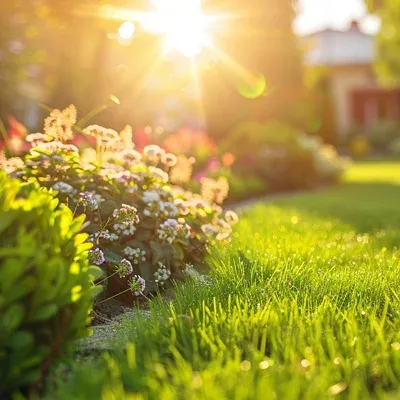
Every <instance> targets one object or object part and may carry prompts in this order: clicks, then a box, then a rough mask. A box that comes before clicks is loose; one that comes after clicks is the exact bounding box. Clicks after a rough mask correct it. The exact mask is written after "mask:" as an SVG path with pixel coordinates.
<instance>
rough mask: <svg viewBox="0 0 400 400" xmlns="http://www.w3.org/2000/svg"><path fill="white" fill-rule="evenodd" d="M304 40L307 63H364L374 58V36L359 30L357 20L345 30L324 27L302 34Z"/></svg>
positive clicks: (326, 64)
mask: <svg viewBox="0 0 400 400" xmlns="http://www.w3.org/2000/svg"><path fill="white" fill-rule="evenodd" d="M304 40H305V43H306V46H307V51H306V54H305V62H306V64H307V65H312V66H345V65H365V64H371V63H372V62H373V60H374V58H375V41H374V37H373V36H371V35H368V34H366V33H363V32H361V31H360V29H359V27H358V24H357V22H352V24H351V26H350V28H349V29H348V30H347V31H338V30H333V29H325V30H322V31H319V32H315V33H312V34H310V35H307V36H304Z"/></svg>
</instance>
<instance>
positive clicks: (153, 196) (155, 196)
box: [142, 190, 161, 203]
mask: <svg viewBox="0 0 400 400" xmlns="http://www.w3.org/2000/svg"><path fill="white" fill-rule="evenodd" d="M142 200H143V201H144V202H145V203H154V202H157V201H160V200H161V197H160V194H159V193H158V192H156V191H154V190H147V191H145V192H143V197H142Z"/></svg>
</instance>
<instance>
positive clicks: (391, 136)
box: [366, 120, 400, 151]
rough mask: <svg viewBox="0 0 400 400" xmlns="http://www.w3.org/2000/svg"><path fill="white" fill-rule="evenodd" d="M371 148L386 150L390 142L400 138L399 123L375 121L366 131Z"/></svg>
mask: <svg viewBox="0 0 400 400" xmlns="http://www.w3.org/2000/svg"><path fill="white" fill-rule="evenodd" d="M366 135H367V137H368V140H369V142H370V144H371V147H372V150H380V151H387V150H389V146H390V144H391V143H392V142H393V141H394V140H395V139H398V138H400V124H399V123H398V122H397V121H391V120H379V121H376V122H375V123H374V124H373V125H372V126H371V128H370V129H369V130H368V131H367V132H366Z"/></svg>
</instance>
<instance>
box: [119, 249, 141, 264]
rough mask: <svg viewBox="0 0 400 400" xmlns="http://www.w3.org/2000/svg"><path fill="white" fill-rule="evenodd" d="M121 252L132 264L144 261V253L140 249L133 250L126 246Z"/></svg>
mask: <svg viewBox="0 0 400 400" xmlns="http://www.w3.org/2000/svg"><path fill="white" fill-rule="evenodd" d="M123 252H124V254H125V255H126V256H127V257H128V258H129V259H130V260H132V262H133V263H134V264H139V263H140V262H145V261H146V252H145V251H144V250H142V249H139V248H137V249H133V248H132V247H130V246H127V247H125V248H124V250H123Z"/></svg>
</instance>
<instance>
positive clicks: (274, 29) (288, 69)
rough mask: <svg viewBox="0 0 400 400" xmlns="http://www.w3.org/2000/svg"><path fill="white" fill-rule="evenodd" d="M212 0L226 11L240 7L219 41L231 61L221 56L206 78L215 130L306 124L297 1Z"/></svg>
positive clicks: (208, 108) (208, 107)
mask: <svg viewBox="0 0 400 400" xmlns="http://www.w3.org/2000/svg"><path fill="white" fill-rule="evenodd" d="M210 3H217V4H216V5H214V7H216V8H217V11H218V12H222V13H223V14H224V13H225V14H226V13H227V12H229V10H234V11H233V12H234V15H235V16H237V18H232V19H231V20H230V21H228V22H227V29H226V31H227V35H226V36H225V37H223V38H220V39H219V40H217V43H216V44H217V47H218V48H219V49H221V51H222V53H223V54H224V55H226V56H227V57H228V58H229V59H228V60H227V59H226V57H224V56H222V57H220V59H219V61H218V62H217V65H216V67H214V68H212V69H210V70H209V71H208V73H207V74H205V76H204V79H203V82H204V86H205V88H204V92H205V96H206V101H205V105H206V113H207V117H208V123H209V130H210V131H211V132H212V133H213V134H214V135H217V136H223V135H226V134H227V133H228V132H229V131H230V129H232V128H233V127H234V126H235V125H236V124H237V123H239V122H240V121H243V120H246V119H247V120H265V119H271V118H278V119H281V120H285V121H287V122H292V123H294V124H296V125H303V117H304V113H303V111H304V110H301V107H300V103H299V98H301V97H302V96H304V86H303V71H302V58H301V53H300V50H299V47H298V43H297V38H296V37H295V35H294V33H293V31H292V24H293V19H294V16H295V12H294V7H293V2H292V0H267V1H259V0H252V1H246V2H242V1H229V2H226V1H225V2H224V1H219V2H212V1H211V2H210ZM218 3H219V4H218ZM218 5H219V8H218ZM224 7H226V8H227V9H224ZM263 80H264V82H263ZM258 86H260V88H259V87H258ZM259 89H260V91H259Z"/></svg>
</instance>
